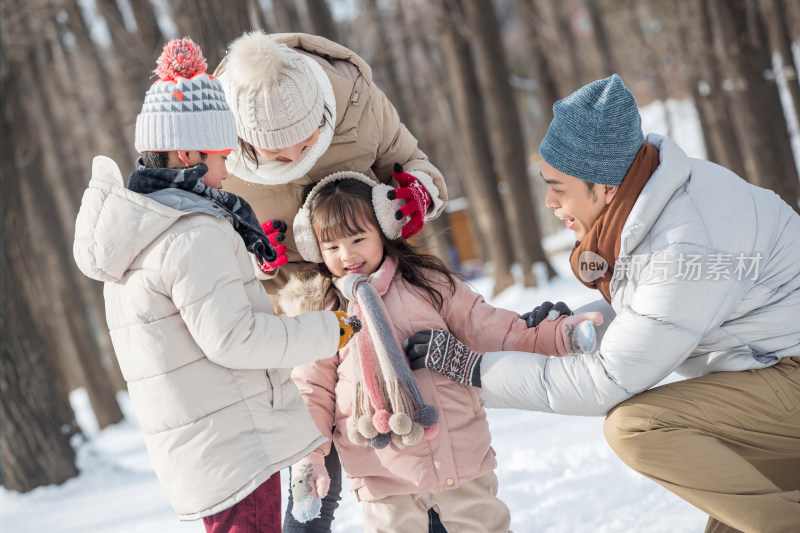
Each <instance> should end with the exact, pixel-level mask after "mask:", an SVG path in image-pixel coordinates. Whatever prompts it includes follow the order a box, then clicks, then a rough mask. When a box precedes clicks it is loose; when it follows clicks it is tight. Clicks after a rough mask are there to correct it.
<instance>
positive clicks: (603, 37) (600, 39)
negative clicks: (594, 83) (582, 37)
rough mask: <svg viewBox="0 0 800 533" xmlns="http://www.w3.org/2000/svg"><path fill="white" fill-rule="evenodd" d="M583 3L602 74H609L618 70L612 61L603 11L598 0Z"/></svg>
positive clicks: (586, 0) (587, 0) (585, 0)
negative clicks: (589, 22)
mask: <svg viewBox="0 0 800 533" xmlns="http://www.w3.org/2000/svg"><path fill="white" fill-rule="evenodd" d="M583 5H584V6H585V7H586V11H587V12H588V13H589V19H590V20H591V21H592V33H593V35H594V41H595V44H596V46H597V52H598V54H599V55H600V63H601V65H602V68H603V74H602V76H604V77H607V76H611V75H612V74H614V73H615V72H618V71H617V63H616V61H614V54H613V52H612V51H611V43H610V42H609V40H608V32H607V31H606V23H605V20H603V13H602V12H601V10H600V1H599V0H583Z"/></svg>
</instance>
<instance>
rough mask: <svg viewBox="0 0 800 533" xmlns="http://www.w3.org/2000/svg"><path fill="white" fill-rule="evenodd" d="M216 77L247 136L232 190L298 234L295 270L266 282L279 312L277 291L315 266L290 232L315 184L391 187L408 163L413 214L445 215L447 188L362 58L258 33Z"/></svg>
mask: <svg viewBox="0 0 800 533" xmlns="http://www.w3.org/2000/svg"><path fill="white" fill-rule="evenodd" d="M214 74H215V75H216V76H218V77H219V79H220V81H221V82H222V84H223V87H224V88H225V93H226V98H227V100H228V104H229V105H230V107H231V109H232V110H233V112H234V114H235V115H236V127H237V131H238V134H239V148H238V149H237V150H234V151H233V153H232V154H231V155H230V157H229V158H228V171H229V173H230V178H229V179H228V180H227V182H226V183H225V188H226V190H229V191H230V192H232V193H234V194H237V195H239V196H241V197H243V198H244V199H245V200H247V201H248V202H249V203H250V205H251V206H252V207H253V210H254V211H255V213H256V216H257V217H258V219H259V220H260V221H261V222H262V223H264V222H267V221H269V220H274V219H275V220H281V221H284V222H285V223H286V224H287V225H288V226H289V227H288V231H287V233H286V239H285V240H284V241H283V242H282V243H281V244H284V245H286V246H287V248H288V250H287V254H286V255H287V258H288V264H286V265H283V266H281V267H280V268H277V269H274V270H272V271H271V272H269V273H264V272H260V274H263V275H260V277H261V279H262V280H263V281H264V287H265V288H266V289H267V292H268V293H269V295H270V299H271V300H272V303H273V305H275V304H276V298H274V296H275V295H276V294H277V291H278V290H279V289H280V288H281V287H283V286H284V285H285V283H286V281H288V280H289V278H290V277H291V275H292V274H294V273H296V272H298V271H299V270H302V269H303V268H304V267H305V266H306V265H307V264H306V263H305V262H304V261H303V259H302V258H301V257H300V255H299V254H298V253H297V248H296V247H295V245H294V235H293V233H292V228H291V225H292V220H294V216H295V214H296V213H297V211H298V210H299V209H300V205H301V204H302V203H303V191H304V189H305V188H306V186H308V185H309V184H313V183H317V182H318V181H320V180H321V179H322V178H323V177H325V176H327V175H328V174H331V173H333V172H337V171H340V170H353V171H357V172H361V173H363V174H366V175H367V176H369V177H371V178H374V179H376V180H377V181H379V182H381V183H390V182H391V181H392V169H393V166H394V164H395V163H400V164H401V165H403V169H404V170H405V172H406V173H407V174H408V175H410V177H411V178H413V180H414V182H415V183H414V182H412V184H411V185H409V188H410V189H411V192H413V193H416V194H414V195H412V196H414V197H413V198H411V199H409V202H408V204H413V205H410V207H409V210H410V209H414V208H417V207H418V208H420V210H421V211H422V213H420V214H421V215H422V216H424V218H425V220H429V219H431V218H435V217H437V216H439V214H440V213H441V211H442V209H443V207H444V204H445V202H447V187H446V186H445V183H444V178H443V177H442V175H441V173H440V172H439V170H438V169H437V168H436V167H435V166H433V165H432V164H431V163H430V162H429V161H428V157H427V156H426V155H425V154H424V153H423V152H422V151H421V150H420V149H419V147H418V146H417V140H416V139H415V138H414V137H413V135H411V133H410V132H409V131H408V130H407V129H406V127H405V126H404V125H403V124H402V123H401V122H400V118H399V116H398V115H397V111H396V110H395V108H394V106H392V104H391V103H390V102H389V100H387V98H386V96H385V95H384V94H383V92H381V90H380V89H378V87H376V86H375V84H374V83H373V81H372V71H371V69H370V67H369V65H367V63H366V62H364V60H363V59H361V58H360V57H359V56H358V55H356V54H355V53H354V52H352V51H350V50H348V49H347V48H345V47H343V46H341V45H339V44H336V43H334V42H332V41H329V40H327V39H325V38H323V37H318V36H314V35H306V34H302V33H285V34H273V35H266V34H264V33H262V32H260V31H256V32H252V33H247V34H245V35H243V36H242V37H240V38H239V39H237V40H235V41H234V42H233V43H232V44H231V46H230V50H229V53H228V54H227V56H226V57H225V58H224V59H223V61H222V63H221V64H220V65H219V67H218V68H217V70H216V71H215V73H214ZM401 195H402V193H401ZM404 214H406V213H404ZM412 218H413V217H409V222H411V219H412ZM419 227H421V222H420V224H419ZM411 231H413V229H412V228H410V227H409V228H408V230H407V231H406V232H405V233H404V238H405V237H407V236H409V233H410V232H411ZM266 270H270V268H269V267H267V269H266Z"/></svg>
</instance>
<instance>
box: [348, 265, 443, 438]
mask: <svg viewBox="0 0 800 533" xmlns="http://www.w3.org/2000/svg"><path fill="white" fill-rule="evenodd" d="M396 270H397V263H396V262H395V260H394V259H392V258H391V257H386V259H384V261H383V264H382V265H381V267H380V268H379V269H378V270H377V271H376V272H375V273H373V274H372V275H370V276H369V277H367V276H364V275H363V274H349V275H347V276H344V277H342V278H339V279H336V280H335V281H334V284H335V285H336V288H338V289H339V291H341V293H342V294H343V295H344V297H345V298H346V299H347V300H348V301H350V302H351V303H352V304H353V309H354V312H355V315H356V316H357V317H358V318H359V319H361V324H362V330H361V333H360V334H359V335H356V336H355V337H354V339H353V340H354V341H355V342H354V343H351V345H350V359H351V361H352V365H353V413H352V415H351V416H352V423H351V424H350V427H349V430H348V437H349V438H350V441H351V442H353V443H354V444H360V445H369V446H372V447H373V448H384V447H386V446H387V445H389V443H390V442H391V443H392V444H394V445H395V447H396V448H398V449H400V450H402V449H403V448H405V447H406V446H411V445H413V444H417V443H418V442H420V441H421V440H422V439H423V438H428V439H429V438H433V437H434V436H436V434H437V433H438V431H439V424H438V421H439V412H438V410H437V409H436V407H435V406H433V405H427V404H426V403H425V400H424V399H423V397H422V393H421V392H420V389H419V384H418V383H417V380H416V378H415V377H414V374H412V372H411V369H410V368H409V366H408V361H407V360H406V358H405V354H404V353H403V350H402V349H401V347H400V343H399V341H398V339H397V333H396V332H395V330H394V327H393V326H392V324H391V322H390V321H389V319H388V318H387V317H388V313H387V312H386V307H385V306H384V304H383V300H382V299H381V297H380V294H382V293H385V292H386V290H387V289H388V287H389V284H390V283H391V282H392V280H393V279H394V275H395V272H396Z"/></svg>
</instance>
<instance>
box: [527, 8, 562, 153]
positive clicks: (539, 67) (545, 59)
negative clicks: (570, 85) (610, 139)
mask: <svg viewBox="0 0 800 533" xmlns="http://www.w3.org/2000/svg"><path fill="white" fill-rule="evenodd" d="M517 10H518V12H519V15H520V20H521V22H522V28H523V32H524V34H525V44H526V47H527V50H528V52H529V58H530V63H531V69H530V75H531V76H532V77H534V78H535V79H536V81H537V82H538V83H539V90H538V91H536V96H537V97H538V99H539V106H540V107H541V108H542V114H543V115H542V126H543V127H541V128H539V130H538V131H537V136H538V139H535V140H536V144H537V145H538V143H539V142H541V139H543V138H544V135H545V133H547V128H548V126H549V125H550V122H551V121H552V120H553V104H554V103H556V101H557V100H559V99H560V93H559V89H558V85H557V82H556V74H555V72H554V67H553V65H552V64H551V60H550V56H549V54H547V53H545V50H546V49H547V45H546V43H545V42H544V40H543V38H542V35H543V30H542V27H543V26H544V25H545V24H546V23H545V21H544V19H543V18H542V15H541V13H540V11H539V6H538V5H537V3H536V1H535V0H517Z"/></svg>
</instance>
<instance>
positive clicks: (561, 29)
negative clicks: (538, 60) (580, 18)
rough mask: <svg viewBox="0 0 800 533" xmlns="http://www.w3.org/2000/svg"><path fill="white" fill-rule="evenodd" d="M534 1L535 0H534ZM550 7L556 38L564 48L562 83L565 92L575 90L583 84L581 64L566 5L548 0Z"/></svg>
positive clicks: (554, 0) (559, 1)
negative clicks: (563, 80)
mask: <svg viewBox="0 0 800 533" xmlns="http://www.w3.org/2000/svg"><path fill="white" fill-rule="evenodd" d="M534 1H536V0H534ZM550 5H551V7H550V9H551V10H552V11H553V15H554V17H555V25H556V28H557V36H558V40H559V41H560V43H561V45H562V49H563V48H566V50H565V52H566V54H564V55H563V58H562V60H561V61H562V65H563V66H564V70H565V72H566V75H567V77H566V79H565V81H566V83H565V84H562V85H563V86H564V87H565V88H566V89H567V93H571V92H572V91H575V90H577V89H578V88H579V87H581V86H582V85H583V65H582V63H581V58H580V56H579V55H578V46H577V44H576V43H575V35H574V34H573V33H572V29H571V28H570V27H569V15H568V14H567V13H566V10H567V6H566V4H565V2H564V1H563V0H550Z"/></svg>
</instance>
